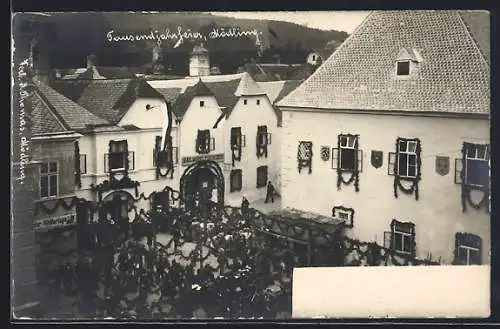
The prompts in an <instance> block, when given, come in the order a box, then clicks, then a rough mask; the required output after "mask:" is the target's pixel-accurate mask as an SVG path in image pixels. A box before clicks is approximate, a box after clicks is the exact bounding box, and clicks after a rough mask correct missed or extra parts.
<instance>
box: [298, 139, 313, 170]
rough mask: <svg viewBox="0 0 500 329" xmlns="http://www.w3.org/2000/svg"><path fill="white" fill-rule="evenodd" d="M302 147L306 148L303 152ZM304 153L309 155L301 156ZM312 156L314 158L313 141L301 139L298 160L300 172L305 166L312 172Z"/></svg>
mask: <svg viewBox="0 0 500 329" xmlns="http://www.w3.org/2000/svg"><path fill="white" fill-rule="evenodd" d="M302 148H304V152H301V150H302ZM307 151H308V153H307ZM302 155H307V156H305V157H301V156H302ZM312 158H313V142H312V141H299V145H298V147H297V162H298V169H299V173H300V172H301V171H302V168H305V167H308V168H309V173H311V170H312Z"/></svg>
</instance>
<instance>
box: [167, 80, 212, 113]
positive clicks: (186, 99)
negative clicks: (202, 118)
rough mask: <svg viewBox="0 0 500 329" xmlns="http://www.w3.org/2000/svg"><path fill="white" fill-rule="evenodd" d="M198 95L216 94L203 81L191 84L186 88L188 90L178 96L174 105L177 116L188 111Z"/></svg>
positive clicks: (173, 109)
mask: <svg viewBox="0 0 500 329" xmlns="http://www.w3.org/2000/svg"><path fill="white" fill-rule="evenodd" d="M197 96H214V95H213V93H212V92H211V91H210V89H208V87H207V86H206V85H205V84H204V83H203V82H202V81H201V80H198V82H197V83H196V84H195V85H194V86H189V87H187V88H186V91H185V92H184V93H182V94H180V95H179V97H177V100H176V101H175V103H174V104H173V106H172V111H173V112H174V114H175V115H176V116H177V117H182V116H184V114H185V113H186V111H187V109H188V107H189V105H191V102H192V100H193V98H195V97H197Z"/></svg>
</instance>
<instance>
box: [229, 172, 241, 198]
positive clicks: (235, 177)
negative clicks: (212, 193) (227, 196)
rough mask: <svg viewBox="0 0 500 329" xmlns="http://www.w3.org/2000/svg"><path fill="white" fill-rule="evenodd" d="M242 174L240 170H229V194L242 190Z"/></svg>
mask: <svg viewBox="0 0 500 329" xmlns="http://www.w3.org/2000/svg"><path fill="white" fill-rule="evenodd" d="M241 176H242V172H241V169H234V170H231V174H230V184H231V186H230V192H237V191H241V188H242V177H241Z"/></svg>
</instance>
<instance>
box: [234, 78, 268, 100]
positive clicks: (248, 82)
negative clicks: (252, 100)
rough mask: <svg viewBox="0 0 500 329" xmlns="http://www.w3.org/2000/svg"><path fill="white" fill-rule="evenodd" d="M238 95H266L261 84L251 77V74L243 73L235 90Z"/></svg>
mask: <svg viewBox="0 0 500 329" xmlns="http://www.w3.org/2000/svg"><path fill="white" fill-rule="evenodd" d="M235 94H236V96H259V95H265V92H264V91H263V90H262V89H260V87H259V85H258V84H257V83H256V82H255V81H254V80H253V79H252V78H251V77H250V74H248V73H243V76H242V77H241V81H240V84H239V86H238V88H237V89H236V91H235Z"/></svg>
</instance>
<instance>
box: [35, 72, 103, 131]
mask: <svg viewBox="0 0 500 329" xmlns="http://www.w3.org/2000/svg"><path fill="white" fill-rule="evenodd" d="M34 85H35V92H34V93H33V95H32V100H33V102H34V106H33V126H32V132H33V134H46V133H57V132H63V131H82V130H86V129H88V125H106V124H109V123H108V121H106V120H105V119H103V118H100V117H98V116H96V115H94V114H93V113H91V112H90V111H88V110H87V109H85V108H84V107H83V106H81V105H80V104H77V103H75V102H74V101H72V100H70V99H69V98H67V97H65V96H64V95H62V94H60V93H59V92H57V91H56V90H54V89H52V88H51V87H49V86H48V85H46V84H45V83H43V82H40V81H35V83H34Z"/></svg>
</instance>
